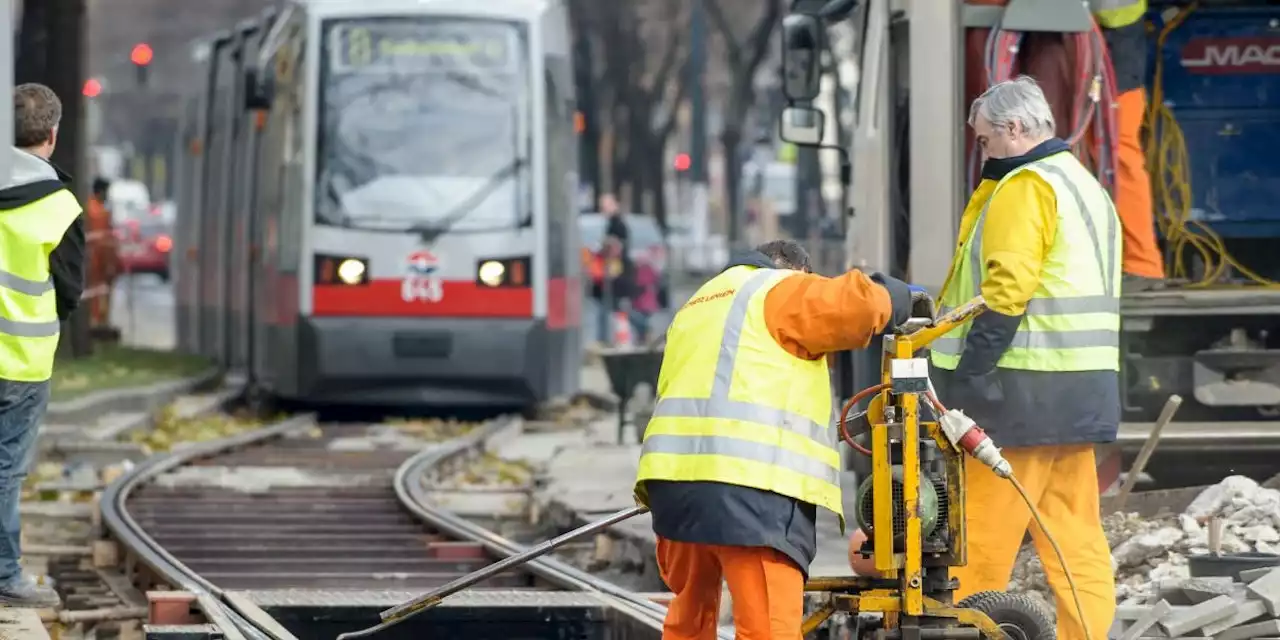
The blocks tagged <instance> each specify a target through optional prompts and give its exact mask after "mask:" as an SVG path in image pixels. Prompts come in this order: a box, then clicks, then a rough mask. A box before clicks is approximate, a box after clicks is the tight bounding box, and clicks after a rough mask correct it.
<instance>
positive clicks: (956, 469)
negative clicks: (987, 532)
mask: <svg viewBox="0 0 1280 640" xmlns="http://www.w3.org/2000/svg"><path fill="white" fill-rule="evenodd" d="M986 309H987V307H986V303H985V302H984V301H983V299H982V298H981V297H977V298H974V299H973V300H970V301H969V302H967V303H965V304H964V305H962V306H960V307H959V308H957V309H954V310H952V311H950V312H948V313H946V314H944V315H942V316H941V317H939V318H938V319H937V320H936V321H935V322H933V323H932V324H931V325H930V326H928V327H926V328H922V329H920V330H918V331H915V332H914V333H907V334H905V335H889V336H885V338H884V351H883V356H882V358H881V363H880V370H881V382H882V383H884V384H885V385H890V386H886V387H885V389H884V390H882V391H881V392H880V393H879V395H877V396H876V397H875V398H874V399H873V400H872V401H871V403H870V407H869V408H868V410H867V422H869V423H870V425H871V426H870V434H871V454H872V455H871V478H872V501H873V503H874V509H873V518H872V531H871V534H872V536H873V537H872V538H871V542H872V545H873V548H874V550H875V566H876V570H877V571H879V572H880V574H881V575H882V576H884V577H882V578H873V577H865V576H860V577H846V578H813V579H811V580H809V582H808V583H807V584H805V591H810V592H824V593H826V594H828V599H827V600H826V602H824V603H823V604H822V605H821V606H820V607H819V609H818V610H817V611H815V612H813V613H811V614H810V615H809V616H808V617H807V618H806V619H805V621H804V624H803V626H802V634H808V633H810V632H812V631H814V630H815V629H817V628H818V626H819V625H821V624H822V623H823V622H825V621H826V620H827V619H828V618H830V617H831V615H832V614H834V613H835V612H837V611H843V612H849V613H855V614H856V613H882V614H884V615H885V628H888V629H892V628H897V627H898V626H899V617H900V616H913V617H914V616H927V617H936V618H950V619H953V620H955V621H956V622H957V623H959V624H960V625H962V626H965V627H970V628H977V629H978V630H979V632H981V634H982V635H983V636H985V637H987V638H992V639H998V640H1002V639H1004V638H1006V635H1005V633H1004V631H1003V630H1001V629H1000V627H999V626H997V625H996V623H995V622H994V621H993V620H992V619H991V618H990V617H989V616H988V615H987V614H985V613H983V612H981V611H976V610H973V609H961V608H957V607H955V606H953V605H952V604H951V603H949V602H943V601H941V600H938V599H935V598H931V597H928V596H926V595H925V593H924V566H923V561H924V551H923V539H922V535H921V517H920V514H919V513H918V511H917V508H918V501H919V489H920V487H919V485H920V474H919V473H910V472H909V471H910V470H912V469H919V468H920V457H919V456H920V450H919V449H920V447H919V444H920V437H919V436H920V432H921V429H924V431H925V432H926V433H927V434H928V436H929V437H930V438H932V439H933V440H934V441H935V442H937V443H938V447H939V448H940V450H941V451H942V452H943V455H944V457H945V459H946V473H947V487H948V492H949V493H948V496H947V497H948V500H947V514H948V527H949V532H950V536H949V538H950V545H951V546H950V561H951V566H963V565H964V564H965V563H966V557H965V529H964V455H963V453H962V452H961V451H959V450H958V449H957V448H956V447H955V446H953V445H952V444H951V442H950V441H949V440H947V437H946V435H945V434H944V433H943V432H942V428H941V427H940V426H939V425H938V423H937V422H921V421H920V398H921V396H922V395H924V393H922V392H919V391H902V390H899V391H895V390H894V389H893V388H892V386H891V385H892V384H893V377H892V363H893V361H894V360H900V359H910V358H914V357H916V355H915V354H916V352H917V351H919V350H920V349H923V348H924V347H926V346H928V344H929V343H930V342H933V341H934V340H936V339H938V338H940V337H942V335H944V334H946V333H947V332H948V331H951V330H952V329H954V328H955V327H957V326H959V325H961V324H964V323H965V322H968V321H969V320H972V319H973V318H974V317H976V316H977V315H978V314H980V313H982V312H983V311H986ZM895 408H896V409H898V410H899V411H898V412H894V411H892V409H895ZM895 413H898V414H899V416H900V418H901V420H900V421H895V416H894V414H895ZM891 440H900V441H901V443H902V455H901V461H902V466H903V468H904V469H905V470H908V472H907V473H903V474H902V496H903V503H904V504H903V505H902V508H903V513H904V514H905V516H906V517H905V523H906V527H905V528H906V531H905V532H903V537H904V545H903V551H902V552H901V553H887V552H885V551H886V550H892V549H893V539H894V533H895V532H894V529H893V513H894V507H895V505H894V504H893V476H892V461H891V460H890V441H891ZM895 582H896V583H897V584H896V585H894V583H895ZM948 599H949V598H948Z"/></svg>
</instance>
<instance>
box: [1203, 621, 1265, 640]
mask: <svg viewBox="0 0 1280 640" xmlns="http://www.w3.org/2000/svg"><path fill="white" fill-rule="evenodd" d="M1275 635H1280V620H1267V621H1265V622H1255V623H1253V624H1248V625H1245V626H1243V627H1236V628H1234V629H1231V630H1229V631H1224V632H1223V633H1221V634H1219V635H1217V636H1214V637H1215V638H1217V640H1250V639H1251V638H1260V637H1264V636H1265V637H1271V636H1275Z"/></svg>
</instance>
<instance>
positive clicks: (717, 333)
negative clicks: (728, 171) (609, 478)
mask: <svg viewBox="0 0 1280 640" xmlns="http://www.w3.org/2000/svg"><path fill="white" fill-rule="evenodd" d="M795 274H796V272H794V271H788V270H780V269H757V268H755V267H749V266H738V267H732V268H730V269H727V270H726V271H725V272H724V273H722V274H720V275H718V276H716V277H715V278H712V279H711V280H710V281H709V282H707V283H706V284H704V285H702V288H700V289H698V292H697V293H695V294H694V295H693V298H692V299H690V300H689V302H688V303H686V304H685V305H684V307H682V308H681V309H680V311H679V312H677V313H676V316H675V318H674V319H673V320H672V323H671V327H670V329H668V331H667V346H666V351H665V354H664V356H663V359H662V371H661V373H660V374H659V377H658V389H657V395H658V402H657V405H656V406H655V407H654V411H653V417H652V419H650V421H649V424H648V426H647V427H646V428H645V436H644V444H643V447H642V452H641V455H640V469H639V472H638V474H637V476H636V487H635V489H636V495H637V497H639V498H640V500H641V502H643V503H645V504H647V503H648V496H647V494H646V492H645V490H644V483H645V481H646V480H669V481H686V482H721V483H725V484H732V485H739V486H743V487H752V488H755V489H760V490H763V491H771V492H774V493H778V494H782V495H784V496H788V497H791V498H795V499H796V500H800V501H803V502H807V503H810V504H815V505H818V506H820V507H825V508H827V509H830V510H831V511H832V512H834V513H835V514H836V515H838V516H840V517H841V526H842V527H843V526H844V515H843V509H842V506H841V502H840V454H839V452H838V451H837V449H836V443H837V433H836V430H835V429H834V427H833V426H832V424H833V420H832V418H833V415H832V400H831V378H830V373H829V372H828V370H827V363H826V360H825V359H824V358H819V359H817V360H804V359H801V358H797V357H795V356H793V355H791V354H790V353H788V352H787V351H785V350H784V349H783V348H782V347H780V346H778V343H777V341H775V340H774V339H773V336H772V335H770V333H769V328H768V327H767V326H766V324H765V320H764V300H765V296H766V295H767V294H768V293H769V291H770V290H771V289H772V288H773V287H774V286H775V285H776V284H777V283H778V282H780V281H781V280H782V279H783V278H786V277H788V276H791V275H795Z"/></svg>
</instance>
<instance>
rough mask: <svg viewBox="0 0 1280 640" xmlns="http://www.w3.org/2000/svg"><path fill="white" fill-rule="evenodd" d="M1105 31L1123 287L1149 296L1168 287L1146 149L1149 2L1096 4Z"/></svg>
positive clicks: (1096, 15)
mask: <svg viewBox="0 0 1280 640" xmlns="http://www.w3.org/2000/svg"><path fill="white" fill-rule="evenodd" d="M1090 9H1091V10H1092V11H1093V16H1094V19H1096V20H1097V21H1098V25H1099V26H1101V27H1102V33H1103V36H1104V37H1105V38H1106V41H1107V48H1108V49H1109V50H1110V52H1111V66H1112V71H1113V72H1114V73H1115V79H1116V98H1115V107H1116V111H1115V116H1116V118H1115V122H1116V176H1115V180H1116V188H1115V198H1116V200H1115V202H1116V212H1117V213H1119V214H1120V226H1121V229H1122V230H1123V231H1124V255H1123V258H1122V260H1121V265H1122V267H1123V272H1124V281H1123V286H1122V288H1123V289H1125V290H1128V291H1133V292H1137V291H1147V290H1151V289H1159V288H1162V287H1163V286H1164V273H1165V272H1164V256H1163V255H1162V254H1161V253H1160V245H1159V243H1157V242H1156V225H1155V207H1154V206H1153V205H1152V202H1151V176H1150V174H1148V173H1147V164H1146V155H1145V154H1144V153H1143V150H1142V141H1141V132H1142V120H1143V118H1144V117H1145V115H1146V112H1147V90H1146V87H1145V82H1146V78H1147V46H1148V42H1147V31H1146V24H1145V23H1144V22H1143V20H1142V17H1143V16H1144V15H1146V12H1147V0H1091V2H1090Z"/></svg>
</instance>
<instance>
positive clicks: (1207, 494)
mask: <svg viewBox="0 0 1280 640" xmlns="http://www.w3.org/2000/svg"><path fill="white" fill-rule="evenodd" d="M1215 517H1216V518H1219V519H1221V520H1222V522H1223V523H1224V526H1223V534H1222V546H1221V552H1222V553H1223V554H1235V553H1247V552H1260V553H1267V554H1280V490H1276V489H1270V488H1266V487H1263V486H1260V485H1259V484H1258V483H1257V482H1255V481H1254V480H1252V479H1250V478H1247V477H1244V476H1231V477H1228V478H1226V479H1224V480H1223V481H1222V482H1220V483H1218V484H1216V485H1213V486H1211V487H1207V488H1206V489H1204V490H1203V491H1201V492H1200V494H1199V495H1198V496H1197V497H1196V498H1195V500H1193V501H1192V502H1191V504H1190V506H1188V507H1187V509H1186V511H1184V512H1183V513H1180V514H1176V515H1170V516H1167V517H1158V518H1141V517H1139V516H1137V515H1136V514H1124V513H1115V514H1111V515H1109V516H1106V517H1105V518H1104V519H1103V529H1104V530H1105V531H1106V533H1107V542H1108V543H1109V544H1110V546H1111V556H1112V564H1113V565H1114V567H1115V569H1116V598H1117V600H1125V599H1126V598H1130V597H1134V596H1137V597H1142V598H1149V597H1152V596H1156V595H1158V589H1159V584H1160V581H1161V580H1170V579H1172V580H1179V579H1186V578H1189V577H1191V571H1190V569H1189V567H1188V566H1187V557H1188V556H1192V555H1202V554H1207V553H1208V552H1209V532H1208V527H1207V524H1208V522H1209V520H1210V519H1211V518H1215ZM1009 589H1010V590H1019V591H1038V592H1040V593H1042V594H1044V595H1046V596H1048V597H1050V598H1052V596H1051V594H1050V593H1049V588H1048V583H1047V582H1046V581H1045V578H1044V569H1043V566H1042V565H1041V564H1040V561H1039V559H1038V558H1037V557H1036V555H1035V551H1034V549H1032V548H1031V547H1030V545H1028V546H1027V547H1025V548H1024V549H1023V550H1022V552H1021V553H1020V554H1019V556H1018V562H1017V564H1016V566H1015V569H1014V572H1013V576H1012V581H1011V582H1010V584H1009ZM1172 604H1194V602H1192V601H1186V602H1176V603H1172Z"/></svg>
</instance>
